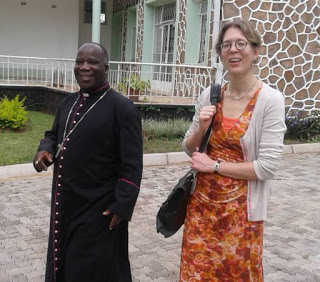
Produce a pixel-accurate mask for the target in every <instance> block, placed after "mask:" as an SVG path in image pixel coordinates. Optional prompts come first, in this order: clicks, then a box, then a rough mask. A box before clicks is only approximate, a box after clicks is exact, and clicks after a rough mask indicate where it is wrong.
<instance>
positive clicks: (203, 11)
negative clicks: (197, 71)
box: [199, 0, 208, 63]
mask: <svg viewBox="0 0 320 282" xmlns="http://www.w3.org/2000/svg"><path fill="white" fill-rule="evenodd" d="M207 10H208V0H206V1H203V2H201V3H200V13H199V16H200V49H199V63H203V62H204V59H205V56H206V39H207V21H208V16H207Z"/></svg>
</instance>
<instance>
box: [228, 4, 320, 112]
mask: <svg viewBox="0 0 320 282" xmlns="http://www.w3.org/2000/svg"><path fill="white" fill-rule="evenodd" d="M319 15H320V8H319V2H318V0H307V1H306V0H282V1H271V0H265V1H248V0H237V1H234V0H224V1H223V5H222V21H223V22H224V21H226V20H229V19H232V18H235V17H242V18H245V19H248V20H250V21H251V22H252V23H253V25H254V26H255V27H256V29H257V30H258V32H259V33H260V34H261V36H262V38H263V45H262V48H261V55H260V59H259V62H258V63H257V68H256V72H257V75H258V76H259V77H260V78H261V79H262V80H263V81H264V82H266V83H267V84H269V85H270V86H272V87H274V88H277V89H279V90H280V91H281V92H282V93H283V94H284V95H285V103H286V110H287V113H288V114H289V115H291V114H293V113H294V112H296V111H303V112H305V113H307V114H309V113H311V112H312V111H313V110H315V109H317V110H319V109H320V91H319V89H320V70H319V66H320V56H319V54H320V37H319V34H318V33H317V31H316V27H317V26H319Z"/></svg>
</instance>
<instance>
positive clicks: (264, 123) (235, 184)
mask: <svg viewBox="0 0 320 282" xmlns="http://www.w3.org/2000/svg"><path fill="white" fill-rule="evenodd" d="M260 46H261V39H260V36H259V34H258V33H257V32H256V31H255V30H254V29H253V27H252V26H251V25H250V23H249V22H247V21H245V20H242V19H234V20H233V21H229V22H226V23H225V24H224V26H223V27H222V29H221V31H220V34H219V37H218V42H217V45H216V50H217V52H218V54H219V55H220V59H221V61H222V63H223V64H224V66H225V68H226V69H227V71H228V73H227V79H228V80H229V82H228V83H227V84H226V85H224V86H223V87H222V101H221V102H220V103H219V104H217V106H216V107H215V106H211V105H210V97H209V96H210V88H207V89H205V90H204V91H203V93H202V94H201V96H200V98H199V100H198V103H197V105H196V113H195V116H194V118H193V123H192V125H191V127H190V128H189V130H188V132H187V133H186V136H185V139H184V141H183V148H184V150H185V151H186V152H187V153H188V154H189V155H190V156H191V157H192V158H191V168H193V169H195V170H196V171H198V174H197V185H196V189H195V192H194V194H193V195H192V196H191V198H190V202H189V205H188V211H187V216H186V221H185V226H184V233H183V243H182V254H181V266H180V281H263V268H262V250H263V221H264V220H265V219H266V216H267V215H266V211H267V203H268V200H269V196H270V180H271V179H272V178H273V177H274V175H275V173H276V171H277V169H278V167H279V162H280V159H281V153H282V148H283V137H284V133H285V130H286V126H285V122H284V117H285V111H284V99H283V96H282V94H281V93H280V92H279V91H277V90H275V89H273V88H271V87H269V86H268V85H267V84H265V83H263V82H262V81H260V80H259V79H258V78H256V77H255V75H254V74H253V65H254V63H255V61H256V60H257V59H258V56H259V49H260ZM214 115H215V120H214V124H213V126H212V134H211V137H210V140H209V143H208V145H207V151H206V153H199V152H197V150H198V147H199V146H200V143H201V140H202V137H203V134H204V132H205V130H206V129H207V127H208V126H209V124H210V122H211V119H212V117H213V116H214Z"/></svg>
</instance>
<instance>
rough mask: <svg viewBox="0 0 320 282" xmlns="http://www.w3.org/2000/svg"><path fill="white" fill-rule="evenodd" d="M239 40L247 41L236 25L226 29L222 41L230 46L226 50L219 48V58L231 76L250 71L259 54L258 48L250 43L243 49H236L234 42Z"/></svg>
mask: <svg viewBox="0 0 320 282" xmlns="http://www.w3.org/2000/svg"><path fill="white" fill-rule="evenodd" d="M239 40H240V41H245V42H248V40H247V38H246V37H245V36H244V34H243V33H242V31H241V30H240V29H238V28H236V27H230V28H229V29H227V31H226V32H225V34H224V37H223V43H225V42H226V43H230V44H231V48H230V50H228V51H222V50H221V54H220V58H221V61H222V62H223V64H224V66H225V67H226V68H227V70H228V73H229V74H230V75H231V76H234V75H236V76H237V75H241V76H242V75H246V74H248V73H249V72H250V73H251V72H252V65H253V62H254V61H255V59H257V57H258V55H259V49H258V48H253V47H252V45H251V44H250V43H248V44H247V46H246V47H245V48H244V49H243V50H238V49H237V47H236V44H235V43H236V42H237V41H239ZM239 45H240V44H239ZM238 47H239V46H238Z"/></svg>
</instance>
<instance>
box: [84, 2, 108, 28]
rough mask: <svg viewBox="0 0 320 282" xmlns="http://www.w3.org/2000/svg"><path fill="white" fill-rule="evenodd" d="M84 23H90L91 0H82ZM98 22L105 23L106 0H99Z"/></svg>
mask: <svg viewBox="0 0 320 282" xmlns="http://www.w3.org/2000/svg"><path fill="white" fill-rule="evenodd" d="M84 23H89V24H91V23H92V0H84ZM100 23H101V24H107V23H106V1H105V0H101V14H100Z"/></svg>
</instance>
